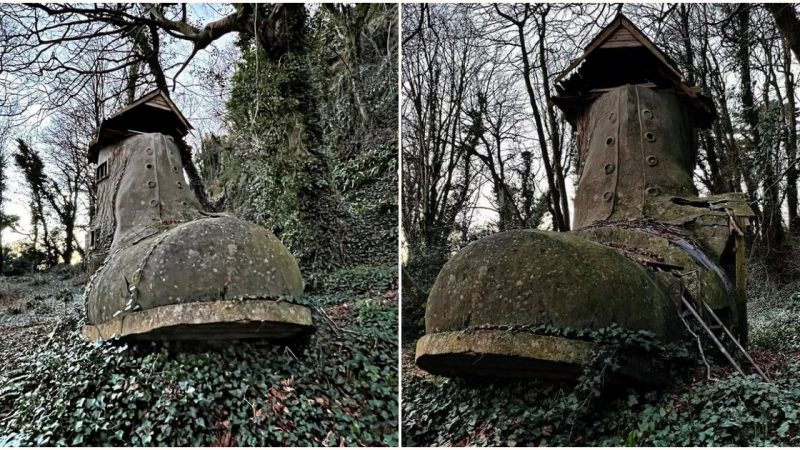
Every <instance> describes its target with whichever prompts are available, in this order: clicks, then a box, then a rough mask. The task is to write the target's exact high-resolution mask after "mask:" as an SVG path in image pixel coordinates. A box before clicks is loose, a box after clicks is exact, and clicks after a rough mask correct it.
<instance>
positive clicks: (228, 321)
mask: <svg viewBox="0 0 800 450" xmlns="http://www.w3.org/2000/svg"><path fill="white" fill-rule="evenodd" d="M312 330H313V323H312V320H311V311H310V310H309V309H308V308H307V307H305V306H302V305H296V304H292V303H287V302H281V301H275V300H266V299H263V300H246V301H240V300H228V301H211V302H199V303H186V304H177V305H168V306H159V307H155V308H152V309H147V310H143V311H139V312H136V313H132V314H125V315H119V316H117V317H115V318H112V319H110V320H107V321H105V322H103V323H100V324H98V325H86V326H85V327H84V328H83V336H84V337H85V338H86V339H87V340H91V341H94V340H98V339H99V340H108V339H114V338H118V337H122V336H126V337H128V338H132V339H148V340H158V339H164V340H190V339H191V340H197V339H209V338H213V339H246V338H255V337H262V338H274V339H278V338H286V337H291V336H295V335H297V334H300V333H303V332H310V331H312Z"/></svg>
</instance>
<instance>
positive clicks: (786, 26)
mask: <svg viewBox="0 0 800 450" xmlns="http://www.w3.org/2000/svg"><path fill="white" fill-rule="evenodd" d="M764 7H765V8H767V10H768V11H769V12H770V13H771V14H772V17H774V18H775V23H776V24H777V25H778V29H779V30H780V31H781V33H782V34H783V37H784V39H785V40H786V44H787V45H788V46H789V48H790V49H792V52H793V53H794V57H795V58H797V61H798V62H800V20H799V19H798V18H797V15H796V14H795V11H794V4H792V3H764Z"/></svg>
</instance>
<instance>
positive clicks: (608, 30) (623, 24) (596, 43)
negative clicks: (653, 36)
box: [553, 13, 683, 84]
mask: <svg viewBox="0 0 800 450" xmlns="http://www.w3.org/2000/svg"><path fill="white" fill-rule="evenodd" d="M619 29H625V30H627V31H628V32H629V33H631V35H633V37H634V38H635V39H636V40H637V41H638V42H639V43H640V44H642V46H643V47H645V48H646V49H648V50H650V53H652V54H653V55H654V56H655V57H656V58H658V59H659V60H660V61H661V62H662V63H663V64H664V66H666V67H667V68H668V69H669V71H670V72H671V75H673V76H674V77H676V81H678V82H681V80H682V78H683V75H681V73H680V72H678V69H676V68H675V65H674V63H673V62H672V59H671V58H669V57H668V56H667V55H666V54H665V53H664V52H662V51H661V49H659V48H658V47H657V46H656V45H655V43H653V41H651V40H650V38H648V37H647V36H646V35H645V34H644V33H643V32H642V30H640V29H639V28H638V27H637V26H636V25H634V24H633V22H631V20H630V19H628V18H627V17H626V16H625V15H624V14H622V13H618V14H617V15H616V16H615V17H614V20H612V21H611V22H610V23H609V24H608V25H606V26H605V28H603V30H602V31H601V32H600V33H598V34H597V36H595V37H594V39H592V40H591V42H589V44H588V45H586V47H584V48H583V54H582V55H581V56H580V57H578V58H577V59H574V60H573V61H572V62H571V63H570V64H569V66H567V68H566V69H564V70H563V71H562V72H561V73H560V74H559V75H558V76H557V77H556V79H555V80H554V82H553V84H556V83H559V82H560V81H561V80H562V79H563V78H564V77H566V76H567V75H569V74H570V73H571V72H572V71H573V70H574V69H575V68H576V67H578V66H579V65H580V63H581V62H583V60H585V59H586V58H587V57H588V56H589V54H591V53H592V52H593V51H595V50H596V49H597V48H599V47H600V46H601V45H603V43H605V42H606V41H607V40H608V39H609V38H610V37H611V36H613V35H614V33H615V32H616V31H618V30H619Z"/></svg>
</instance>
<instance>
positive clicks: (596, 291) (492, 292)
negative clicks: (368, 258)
mask: <svg viewBox="0 0 800 450" xmlns="http://www.w3.org/2000/svg"><path fill="white" fill-rule="evenodd" d="M675 314H676V307H675V305H674V303H673V302H672V301H671V300H670V297H669V296H668V294H666V293H665V291H664V289H663V287H662V286H661V285H660V284H659V283H658V282H657V281H656V280H655V279H654V278H653V277H651V276H650V274H649V272H648V271H647V270H646V269H644V268H643V267H641V266H640V265H639V264H637V263H635V262H633V261H631V260H629V259H627V258H625V257H624V256H622V255H620V254H619V253H617V252H615V251H613V250H612V249H609V248H608V247H605V246H603V245H600V244H597V243H594V242H591V241H589V240H587V239H585V238H582V237H580V236H575V235H571V234H566V233H553V232H545V231H532V230H515V231H507V232H503V233H497V234H494V235H492V236H489V237H487V238H484V239H481V240H479V241H477V242H474V243H472V244H470V245H468V246H467V247H466V248H464V249H463V250H462V251H461V252H459V253H458V254H457V255H456V256H454V257H453V258H452V259H451V260H450V261H448V263H447V264H445V266H444V268H443V269H442V271H441V272H440V273H439V276H438V277H437V278H436V282H435V283H434V285H433V288H432V289H431V292H430V295H429V297H428V305H427V311H426V313H425V326H426V333H427V334H431V333H440V332H443V331H461V330H465V329H467V328H469V327H477V326H481V325H551V326H554V327H559V328H565V327H569V328H573V329H583V328H589V329H598V328H602V327H606V326H609V325H611V324H613V323H616V324H618V325H620V326H622V327H625V328H631V329H638V330H649V331H652V332H654V333H655V334H656V335H658V336H659V337H661V338H664V339H670V338H672V337H674V336H675V334H676V330H677V329H676V326H675V320H674V319H675Z"/></svg>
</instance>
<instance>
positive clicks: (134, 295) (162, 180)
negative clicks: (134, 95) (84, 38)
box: [86, 133, 310, 339]
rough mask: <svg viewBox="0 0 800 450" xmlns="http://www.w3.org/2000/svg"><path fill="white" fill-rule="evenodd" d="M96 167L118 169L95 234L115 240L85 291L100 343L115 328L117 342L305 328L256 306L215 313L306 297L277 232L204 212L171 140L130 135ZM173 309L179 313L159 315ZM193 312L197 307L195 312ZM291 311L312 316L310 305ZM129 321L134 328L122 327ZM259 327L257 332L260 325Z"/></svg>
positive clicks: (106, 184) (109, 181) (108, 181)
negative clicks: (233, 303) (233, 312)
mask: <svg viewBox="0 0 800 450" xmlns="http://www.w3.org/2000/svg"><path fill="white" fill-rule="evenodd" d="M99 161H101V162H104V161H105V162H108V164H109V167H110V168H111V171H110V172H109V176H108V177H107V178H105V179H104V180H103V181H102V182H101V186H99V188H98V192H99V194H102V195H101V196H100V197H99V201H102V205H98V211H99V212H100V214H99V215H98V217H97V221H96V223H95V227H94V229H95V230H96V232H97V233H96V234H97V237H98V238H102V239H109V238H110V237H111V236H113V241H112V242H111V245H110V250H109V252H108V255H107V256H106V258H105V261H104V262H103V264H102V265H101V266H100V268H99V269H98V270H97V272H96V273H95V275H94V276H93V277H92V279H91V280H90V282H89V284H88V285H87V288H86V310H87V319H88V320H87V321H88V323H89V324H90V325H98V326H100V327H101V328H102V331H98V333H97V335H98V336H107V335H108V333H111V332H112V331H110V330H111V329H112V328H113V327H114V326H117V325H119V326H117V328H119V329H120V330H121V331H119V332H114V333H115V335H116V334H119V335H122V336H125V335H128V334H136V335H137V336H139V337H142V336H143V335H144V334H143V333H149V335H151V336H153V337H157V336H161V337H164V336H168V337H170V338H175V339H188V338H208V339H216V338H220V337H233V336H237V335H240V334H242V335H248V336H249V335H251V334H252V333H253V331H254V330H258V331H259V332H260V333H261V334H262V335H263V336H266V337H270V336H271V335H281V336H283V335H284V334H286V333H287V332H288V331H289V330H295V329H296V331H297V332H300V331H302V330H301V329H299V328H298V327H296V326H295V325H296V323H295V322H296V321H295V320H290V321H289V322H287V324H288V325H281V324H279V322H280V318H281V317H282V316H281V315H278V316H276V317H274V320H273V318H271V317H272V316H270V315H267V316H263V317H262V316H261V315H260V312H259V311H261V312H263V311H262V310H260V309H258V308H255V309H253V308H245V309H239V310H237V311H238V313H237V314H239V315H238V316H234V317H229V316H228V315H226V314H227V312H230V311H229V310H228V309H224V310H223V309H217V308H211V309H209V306H208V303H209V302H220V304H221V305H228V304H229V303H228V301H230V300H253V301H267V302H269V300H257V299H274V298H277V297H279V296H294V295H301V294H302V293H303V280H302V278H301V275H300V269H299V267H298V265H297V262H296V261H295V259H294V258H293V257H292V255H291V254H290V253H289V251H288V250H287V249H286V247H284V246H283V244H281V242H280V241H279V240H278V239H277V238H276V237H275V236H274V235H273V234H272V233H270V232H269V231H267V230H266V229H264V228H263V227H260V226H258V225H255V224H253V223H250V222H246V221H244V220H240V219H238V218H236V217H234V216H231V215H227V214H210V213H206V212H204V211H202V210H201V209H200V205H199V203H198V202H197V200H196V199H195V198H194V195H193V194H192V191H191V190H190V189H188V187H187V183H186V180H185V179H184V177H183V170H182V168H181V167H182V166H181V165H180V156H179V153H178V149H177V146H176V144H175V142H174V141H173V140H172V138H171V137H168V136H164V135H162V134H158V133H149V134H140V135H136V136H132V137H129V138H127V139H124V140H122V141H120V142H118V143H116V144H115V145H113V146H111V147H109V148H107V149H103V150H101V151H100V153H99ZM109 204H111V205H113V207H109ZM167 306H174V307H175V308H173V309H162V308H164V307H167ZM194 306H197V307H198V308H200V310H199V311H198V312H196V313H193V312H192V311H191V308H192V307H194ZM293 308H295V309H298V308H299V309H302V310H304V311H305V312H303V313H302V314H307V315H308V316H309V317H310V313H309V311H308V309H307V308H305V307H302V306H294V307H293ZM149 311H162V312H164V311H167V312H169V313H165V314H164V315H158V314H156V315H154V314H152V313H149ZM226 311H227V312H226ZM214 312H218V313H219V314H220V317H218V318H214V317H213V313H214ZM142 313H145V314H144V315H142ZM209 314H211V315H209ZM248 314H252V317H249V316H248ZM134 316H136V317H138V318H137V319H135V320H134V319H130V318H131V317H134ZM128 320H131V321H132V322H133V323H134V324H135V325H125V326H122V324H127V321H128ZM195 320H197V321H199V322H198V323H196V324H194V325H191V324H193V321H195ZM309 320H310V319H309ZM255 322H258V323H259V324H260V325H259V326H257V327H253V326H252V324H253V323H255ZM219 324H226V325H224V326H220V325H219ZM190 325H191V326H190ZM309 325H310V324H309ZM303 326H305V325H303ZM300 328H302V327H300ZM237 329H238V331H237ZM143 330H147V331H143Z"/></svg>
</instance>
